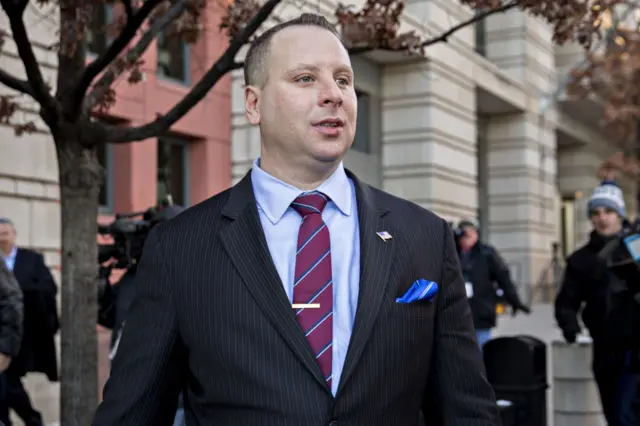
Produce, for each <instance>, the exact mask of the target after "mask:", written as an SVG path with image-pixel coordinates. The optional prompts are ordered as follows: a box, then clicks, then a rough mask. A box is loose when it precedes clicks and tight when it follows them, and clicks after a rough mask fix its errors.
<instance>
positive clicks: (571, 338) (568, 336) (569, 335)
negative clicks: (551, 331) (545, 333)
mask: <svg viewBox="0 0 640 426" xmlns="http://www.w3.org/2000/svg"><path fill="white" fill-rule="evenodd" d="M562 335H563V336H564V340H566V341H567V343H575V341H576V337H577V336H578V332H577V331H576V330H562Z"/></svg>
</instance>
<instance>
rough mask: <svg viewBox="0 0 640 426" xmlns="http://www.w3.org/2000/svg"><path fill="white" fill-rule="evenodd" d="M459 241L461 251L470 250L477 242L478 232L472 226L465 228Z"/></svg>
mask: <svg viewBox="0 0 640 426" xmlns="http://www.w3.org/2000/svg"><path fill="white" fill-rule="evenodd" d="M459 241H460V246H461V247H462V249H463V250H469V249H471V247H473V246H474V245H475V244H476V243H477V242H478V231H476V229H475V228H474V227H473V226H465V227H464V228H462V236H461V237H460V240H459Z"/></svg>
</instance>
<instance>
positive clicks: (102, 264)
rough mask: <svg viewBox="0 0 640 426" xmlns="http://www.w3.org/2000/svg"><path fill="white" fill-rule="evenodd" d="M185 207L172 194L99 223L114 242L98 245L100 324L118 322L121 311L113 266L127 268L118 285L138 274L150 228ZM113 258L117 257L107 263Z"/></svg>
mask: <svg viewBox="0 0 640 426" xmlns="http://www.w3.org/2000/svg"><path fill="white" fill-rule="evenodd" d="M182 211H184V207H181V206H178V205H174V204H173V201H172V199H171V196H169V197H167V199H165V200H163V201H162V202H161V203H159V204H158V205H156V206H153V207H151V208H149V209H147V210H144V211H141V212H134V213H124V214H117V215H116V217H115V220H114V221H113V222H111V223H110V224H108V225H98V233H99V234H101V235H107V236H110V237H111V238H112V239H113V243H112V244H99V245H98V264H99V270H98V280H97V281H98V324H101V325H102V326H104V327H107V328H110V329H113V328H114V327H115V326H116V324H117V323H118V315H119V314H118V312H117V311H118V308H117V306H116V305H117V300H118V299H119V297H120V296H119V292H118V291H114V290H113V289H112V286H111V284H110V282H109V278H110V277H111V272H112V270H113V269H125V270H126V272H125V274H124V275H123V276H122V277H121V278H120V280H119V281H118V286H117V287H123V285H122V283H123V282H125V281H127V280H131V279H132V278H133V277H134V276H135V273H136V268H137V265H138V262H139V261H140V258H141V257H142V248H143V247H144V243H145V241H146V239H147V236H148V235H149V231H151V229H152V228H153V227H154V226H156V225H157V224H159V223H161V222H164V221H166V220H169V219H171V218H173V217H175V216H177V215H178V214H179V213H181V212H182ZM112 259H113V260H115V261H113V262H109V263H106V262H108V261H110V260H112ZM125 287H126V286H125Z"/></svg>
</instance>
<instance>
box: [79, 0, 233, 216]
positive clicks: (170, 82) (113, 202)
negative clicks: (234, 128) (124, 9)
mask: <svg viewBox="0 0 640 426" xmlns="http://www.w3.org/2000/svg"><path fill="white" fill-rule="evenodd" d="M117 13H120V11H119V10H118V8H117V7H116V6H113V5H109V4H107V5H105V7H104V9H103V10H98V11H97V12H96V16H95V17H94V21H93V22H94V25H93V27H94V28H97V27H99V26H100V25H99V24H97V23H98V22H104V23H105V24H107V23H108V22H109V21H110V20H112V19H113V17H114V15H115V14H117ZM203 25H204V28H205V32H204V34H203V36H202V37H201V38H200V40H199V41H198V42H197V43H196V44H195V45H188V44H186V43H185V42H183V41H182V40H179V39H177V38H173V39H172V38H168V37H167V38H165V37H162V36H160V37H159V38H158V40H157V43H154V45H153V46H151V47H150V48H149V50H148V51H147V53H146V54H145V56H144V57H143V59H144V64H145V65H144V71H145V73H144V75H145V80H144V81H143V82H141V83H138V84H135V85H130V84H128V83H127V81H126V76H123V77H121V78H120V80H118V81H117V82H116V83H115V84H114V87H115V88H116V93H117V103H116V105H115V107H114V108H112V109H111V110H110V111H109V117H106V118H105V119H106V120H109V121H117V122H121V123H122V125H131V126H137V125H141V124H144V123H147V122H149V121H152V120H153V119H154V118H155V117H156V116H157V114H162V113H165V112H166V111H168V110H169V109H170V108H171V107H172V106H173V105H175V104H176V103H177V102H178V101H179V100H180V99H181V98H182V97H183V96H184V95H185V94H186V93H187V92H188V91H189V89H190V86H191V85H192V84H193V83H195V82H197V81H198V80H199V79H200V77H201V76H202V75H203V73H204V72H205V71H206V70H207V68H208V67H209V66H210V65H211V64H212V63H213V62H214V61H215V60H216V59H218V57H219V56H220V54H221V53H222V52H223V51H224V49H225V47H226V39H225V37H224V34H223V33H222V32H220V31H219V30H218V18H217V17H216V16H215V14H214V13H213V11H212V10H211V11H209V12H208V13H207V14H206V16H205V17H204V20H203ZM105 26H106V25H105ZM107 37H108V32H97V33H96V35H95V36H92V37H90V43H89V47H90V50H91V51H93V52H100V51H101V50H102V49H104V47H105V45H106V43H107ZM230 91H231V83H230V77H225V78H224V79H223V80H222V81H220V82H219V83H218V84H217V85H216V86H215V87H214V88H213V90H211V91H210V92H209V94H208V95H207V97H206V98H205V99H204V100H203V101H202V102H200V103H199V104H198V105H197V106H196V107H195V108H193V109H192V110H191V111H190V112H189V113H188V114H187V115H186V116H185V117H184V118H183V119H181V120H180V121H179V122H178V123H176V125H174V126H173V127H172V130H171V132H170V133H169V134H167V135H165V136H162V137H159V138H153V139H148V140H145V141H140V142H135V143H128V144H123V145H108V146H106V147H105V148H104V150H102V151H101V152H100V153H99V156H100V159H101V162H102V164H103V165H104V167H105V170H106V171H107V176H106V179H105V184H104V186H103V188H102V191H101V194H100V204H101V212H104V213H106V214H109V213H114V212H126V211H136V210H143V209H146V208H147V207H150V206H152V205H155V204H156V202H157V201H158V200H159V199H161V198H163V197H164V196H165V195H166V194H167V193H168V192H170V193H171V194H172V196H173V199H174V202H176V203H178V204H181V205H185V206H189V205H193V204H195V203H198V202H199V201H202V200H204V199H206V198H207V197H210V196H211V195H213V194H215V193H217V192H220V191H221V190H223V189H225V188H227V187H228V186H229V185H230V184H231V161H230V156H231V153H230V135H231V130H230V127H231V122H230V108H231V93H230Z"/></svg>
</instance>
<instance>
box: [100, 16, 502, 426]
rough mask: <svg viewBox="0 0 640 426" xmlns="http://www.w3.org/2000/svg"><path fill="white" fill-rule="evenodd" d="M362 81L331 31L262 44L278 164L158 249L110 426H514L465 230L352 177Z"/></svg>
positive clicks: (303, 31) (157, 242) (251, 103)
mask: <svg viewBox="0 0 640 426" xmlns="http://www.w3.org/2000/svg"><path fill="white" fill-rule="evenodd" d="M353 78H354V76H353V71H352V69H351V65H350V60H349V56H348V54H347V52H346V50H345V49H344V47H343V46H342V44H341V42H340V40H339V38H338V37H337V34H336V32H335V30H334V29H333V27H331V25H330V24H329V23H328V22H327V21H326V20H325V19H324V18H322V17H319V16H317V15H310V14H305V15H302V16H301V17H299V18H297V19H295V20H293V21H289V22H286V23H284V24H280V25H278V26H276V27H274V28H272V29H271V30H269V31H266V32H265V33H264V34H263V35H262V36H261V37H260V38H258V39H257V40H256V41H255V42H254V44H253V45H252V47H251V49H250V51H249V53H248V54H247V59H246V62H245V79H246V83H247V85H246V89H245V101H246V102H245V104H246V111H247V117H248V118H249V121H250V122H251V123H252V124H255V125H259V126H260V133H261V148H262V152H261V157H260V159H259V160H257V161H256V163H255V164H254V167H253V169H252V170H251V171H250V172H249V173H248V174H247V175H246V176H245V178H244V179H242V180H241V181H240V182H239V183H238V184H237V185H235V186H234V187H232V188H231V189H229V190H227V191H225V192H223V193H221V194H218V195H216V196H215V197H213V198H211V199H209V200H207V201H205V202H203V203H201V204H199V205H197V206H194V207H192V208H191V209H189V210H187V211H185V212H184V213H182V214H180V215H179V216H178V217H176V218H175V219H173V220H171V221H169V222H168V223H166V224H163V225H160V226H158V227H156V229H154V230H153V231H152V232H151V234H150V236H149V238H148V240H147V242H146V246H145V251H144V255H143V258H142V261H141V263H140V265H139V268H138V277H137V285H138V286H139V292H138V294H139V296H138V299H137V300H136V301H135V302H134V303H133V305H132V308H131V313H130V316H129V319H128V321H127V324H126V326H125V327H124V331H123V334H122V339H121V342H120V350H119V351H118V354H117V355H116V358H115V360H114V362H113V370H112V373H111V377H110V378H109V380H108V382H107V384H106V386H105V390H104V400H103V402H102V404H101V405H100V407H99V408H98V410H97V413H96V415H95V418H94V421H93V425H94V426H156V425H170V424H172V421H173V415H174V413H175V409H176V401H177V397H178V394H179V392H180V391H184V392H183V395H184V406H185V415H186V424H187V425H189V426H192V425H240V426H257V425H265V426H326V425H331V426H338V425H345V426H346V425H349V426H395V425H397V426H417V425H418V423H419V416H420V411H422V412H423V413H424V418H425V421H426V423H427V424H428V425H434V426H494V425H499V424H500V420H499V416H498V413H497V409H496V404H495V399H494V395H493V393H492V390H491V388H490V386H489V384H488V383H487V380H486V378H485V375H484V371H483V365H482V361H481V357H480V352H479V350H478V348H477V344H476V342H475V337H474V336H475V335H474V331H473V325H472V321H471V313H470V310H469V306H468V303H467V299H466V296H465V289H464V283H463V281H462V276H461V273H460V268H459V265H458V260H457V259H458V257H457V254H456V249H455V245H454V241H453V235H452V233H451V231H450V228H449V226H448V224H447V223H446V222H445V221H444V220H442V219H441V218H439V217H437V216H436V215H434V214H433V213H430V212H429V211H427V210H424V209H422V208H420V207H418V206H416V205H414V204H412V203H410V202H407V201H404V200H401V199H399V198H396V197H393V196H391V195H389V194H386V193H384V192H382V191H379V190H376V189H374V188H371V187H369V186H367V185H366V184H364V183H363V182H361V181H360V180H358V178H357V177H356V176H354V175H353V174H351V173H350V172H348V171H346V170H345V169H344V168H343V166H342V159H343V157H344V155H345V153H346V151H347V150H348V149H349V147H350V146H351V143H352V142H353V138H354V134H355V123H356V111H357V101H356V95H355V90H354V85H353ZM420 279H424V280H428V281H434V282H436V283H437V284H438V289H439V291H438V293H437V294H436V295H435V296H434V297H431V298H430V299H421V300H417V301H415V302H413V303H398V302H397V300H396V299H397V298H399V297H401V296H403V295H404V294H405V293H406V292H407V291H408V289H409V288H410V287H411V286H412V284H413V283H414V282H416V280H420Z"/></svg>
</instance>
